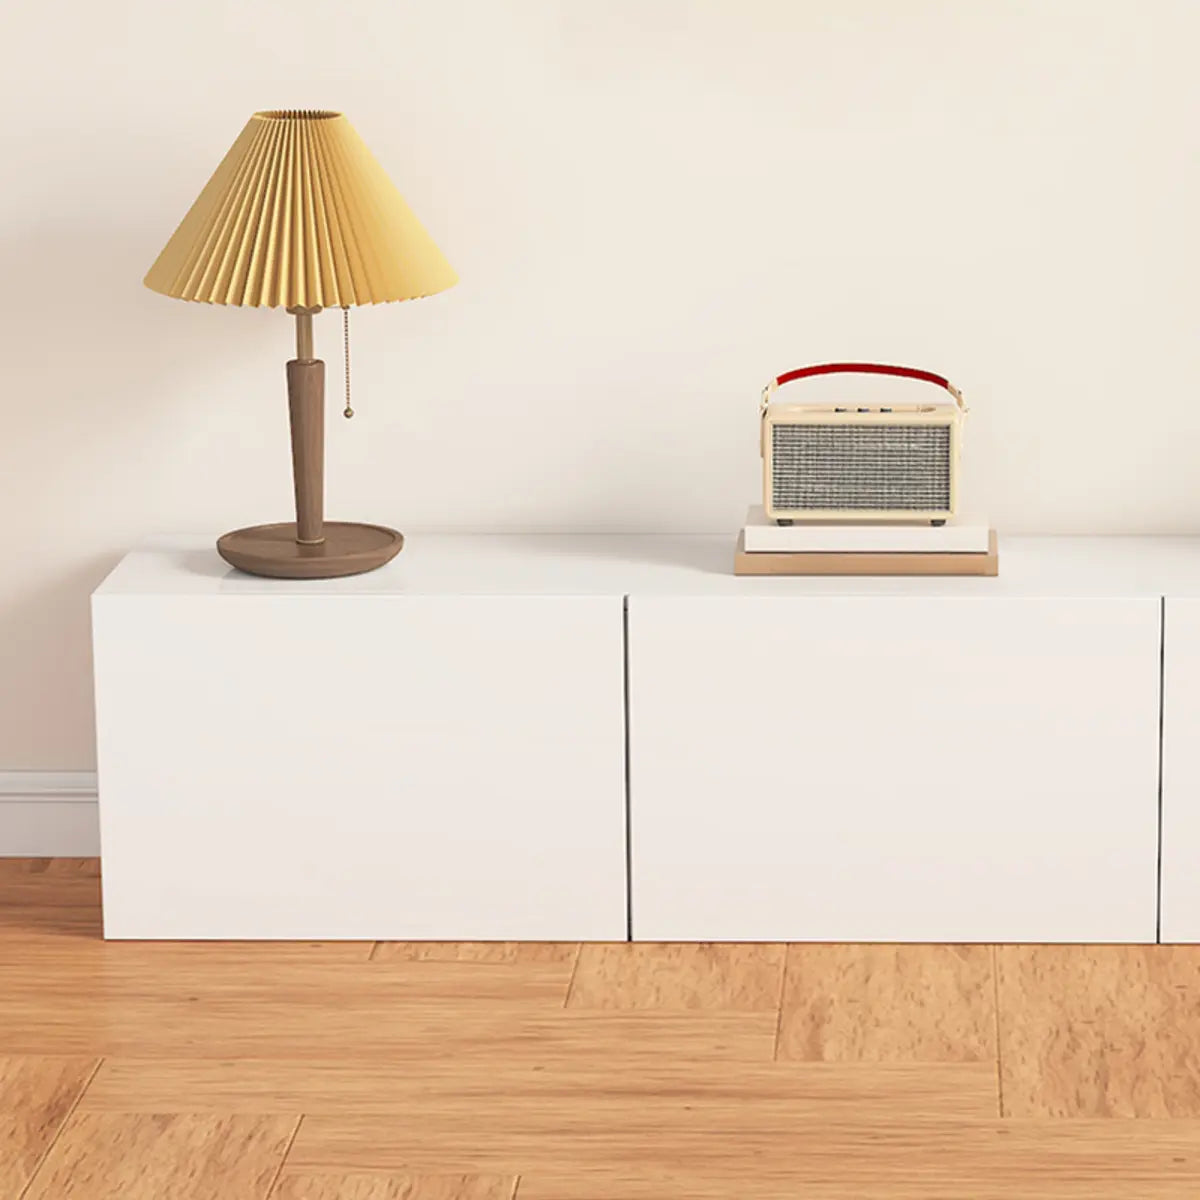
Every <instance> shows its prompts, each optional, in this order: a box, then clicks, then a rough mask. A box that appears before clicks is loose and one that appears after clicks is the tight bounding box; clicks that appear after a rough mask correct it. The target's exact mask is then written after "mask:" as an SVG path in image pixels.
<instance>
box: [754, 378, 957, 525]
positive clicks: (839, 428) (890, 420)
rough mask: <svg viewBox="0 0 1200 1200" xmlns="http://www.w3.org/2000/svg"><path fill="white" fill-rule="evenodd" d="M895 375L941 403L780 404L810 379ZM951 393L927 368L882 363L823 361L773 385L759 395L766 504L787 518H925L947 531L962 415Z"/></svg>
mask: <svg viewBox="0 0 1200 1200" xmlns="http://www.w3.org/2000/svg"><path fill="white" fill-rule="evenodd" d="M842 373H846V374H863V375H897V376H900V377H902V378H905V379H920V380H923V381H924V382H926V383H930V384H934V385H936V386H937V387H939V388H941V389H942V390H943V392H945V393H946V394H947V397H948V398H943V399H942V400H939V401H938V402H937V403H932V402H931V403H929V404H912V403H907V404H896V405H872V406H870V407H866V406H862V405H857V404H855V405H850V404H845V405H840V404H837V403H834V404H804V403H798V404H795V403H791V404H789V403H780V402H779V401H778V400H777V393H778V391H779V389H780V388H781V387H783V386H784V384H788V383H794V382H795V381H797V380H801V379H810V378H812V377H813V376H815V375H835V374H842ZM966 411H967V410H966V408H965V406H964V405H963V400H962V396H961V395H960V394H959V392H958V391H957V389H955V388H954V387H952V386H951V385H950V383H949V382H948V381H947V380H945V379H943V378H942V376H941V375H934V374H933V373H932V372H930V371H917V370H914V369H913V368H911V367H888V366H882V365H880V364H878V363H823V364H821V365H820V366H815V367H801V368H800V369H799V370H798V371H789V372H788V373H787V374H786V375H780V376H779V377H778V378H777V379H774V380H772V381H771V382H770V383H769V384H768V385H767V386H766V387H765V388H764V389H763V393H762V411H761V420H762V433H761V440H760V448H761V452H762V459H763V507H764V508H765V509H766V514H767V516H768V517H769V518H770V519H772V520H774V521H776V522H778V523H779V524H781V525H790V524H792V522H793V521H797V520H805V521H930V522H932V523H933V524H934V525H941V524H944V523H945V521H946V519H947V518H948V517H952V516H954V513H955V508H956V505H957V501H958V456H959V445H960V442H961V440H962V423H963V417H964V415H965V414H966Z"/></svg>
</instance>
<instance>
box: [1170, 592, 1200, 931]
mask: <svg viewBox="0 0 1200 1200" xmlns="http://www.w3.org/2000/svg"><path fill="white" fill-rule="evenodd" d="M1164 615H1165V623H1164V630H1163V649H1164V654H1163V794H1162V940H1163V941H1164V942H1200V599H1194V598H1188V599H1173V598H1171V597H1168V598H1167V601H1166V609H1165V614H1164Z"/></svg>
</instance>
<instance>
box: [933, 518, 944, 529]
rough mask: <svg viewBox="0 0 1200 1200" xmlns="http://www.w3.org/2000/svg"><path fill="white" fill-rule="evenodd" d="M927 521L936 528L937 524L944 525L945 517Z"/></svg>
mask: <svg viewBox="0 0 1200 1200" xmlns="http://www.w3.org/2000/svg"><path fill="white" fill-rule="evenodd" d="M929 523H930V525H932V526H934V528H937V526H939V525H945V523H946V518H945V517H943V518H942V519H941V520H940V521H930V522H929Z"/></svg>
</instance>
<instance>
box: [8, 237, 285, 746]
mask: <svg viewBox="0 0 1200 1200" xmlns="http://www.w3.org/2000/svg"><path fill="white" fill-rule="evenodd" d="M169 233H170V230H166V231H160V230H153V231H149V232H148V231H145V230H140V229H134V228H105V227H93V228H84V227H80V226H79V225H78V224H77V223H72V222H70V221H67V220H62V221H57V220H55V219H54V217H53V216H52V215H47V216H46V217H45V219H44V220H43V221H42V222H40V223H39V224H38V225H35V226H32V227H30V228H28V229H27V230H25V231H24V233H22V234H17V235H10V236H8V237H7V238H5V239H4V240H3V241H0V280H3V281H4V285H3V288H0V328H2V329H3V330H4V346H5V350H6V353H5V355H4V363H3V372H4V384H5V388H4V390H5V394H6V395H5V405H4V426H3V436H2V437H0V505H2V506H3V510H4V512H5V513H6V514H8V517H7V521H6V525H7V528H6V533H5V559H4V568H3V571H2V572H0V765H2V766H3V767H4V768H5V769H8V768H12V769H20V768H34V769H36V768H53V769H69V768H80V769H86V768H88V767H90V766H91V761H90V760H91V753H90V750H89V751H87V753H86V757H85V755H84V749H83V748H86V747H90V746H91V744H92V728H91V727H92V706H91V672H90V669H89V667H90V660H91V652H90V633H89V615H88V596H89V594H90V592H91V591H92V590H93V588H94V587H95V586H96V584H97V583H99V581H100V580H101V579H102V578H103V577H104V575H105V574H106V573H107V571H108V570H110V569H111V568H112V566H113V565H114V564H115V563H116V562H117V561H118V560H119V558H120V556H121V554H122V552H123V551H124V549H125V548H126V547H127V546H128V545H129V544H130V543H132V542H135V541H137V540H138V539H140V538H141V537H143V536H144V535H145V534H146V533H147V532H148V531H149V530H151V529H156V528H159V527H160V526H162V525H164V524H166V525H174V526H176V527H178V526H180V525H184V526H186V508H184V507H183V506H184V505H186V503H187V501H188V497H189V496H190V495H193V494H195V491H196V489H197V488H199V487H200V486H201V483H207V484H208V487H209V488H210V489H214V485H215V484H216V483H217V480H215V479H213V466H214V463H219V462H220V453H221V451H220V450H219V449H214V447H213V446H212V445H211V443H212V441H213V440H214V439H215V437H216V436H218V434H219V431H220V426H221V422H220V417H219V414H217V417H216V420H215V423H214V429H215V430H216V431H217V432H214V433H212V434H209V433H207V432H206V422H207V421H208V420H209V417H210V415H211V414H210V413H208V412H207V411H204V410H201V409H199V407H198V406H197V405H195V404H187V403H186V402H185V399H186V397H185V396H184V395H183V391H184V389H187V390H190V391H195V390H196V389H197V388H198V387H199V388H202V389H203V388H206V387H207V388H208V389H209V391H210V392H211V394H212V395H213V397H214V407H217V406H219V404H220V403H227V404H228V405H229V406H230V407H232V406H233V405H234V404H235V403H236V400H237V398H236V397H228V396H225V395H224V394H223V392H227V391H228V388H225V389H221V388H219V387H217V386H215V384H214V380H215V379H216V378H217V377H218V374H219V375H223V376H227V375H228V373H229V371H230V370H231V369H232V370H237V369H238V367H239V365H241V366H242V367H243V368H244V367H245V364H246V360H248V359H250V358H251V357H253V356H254V355H255V354H256V353H262V351H263V340H264V339H263V330H262V326H261V325H260V324H259V323H258V322H256V321H254V320H246V319H245V316H244V314H240V313H235V312H232V311H230V310H226V309H221V308H215V307H209V306H202V305H190V306H189V308H190V309H191V310H193V311H191V312H189V313H188V314H187V317H188V319H186V320H185V319H181V315H182V313H183V305H182V303H181V302H178V301H174V302H173V301H169V300H167V299H166V298H164V297H162V296H157V295H155V294H154V293H152V292H149V291H148V290H147V289H145V288H144V287H143V286H142V283H141V280H142V277H143V275H144V274H145V271H146V269H147V268H148V267H149V265H150V262H151V261H153V257H154V254H155V253H156V252H157V249H158V243H159V241H160V238H161V240H163V241H165V239H166V236H168V235H169ZM238 316H241V318H242V319H241V320H236V319H231V318H237V317H238ZM176 400H178V401H179V402H178V403H176V402H175V401H176ZM189 423H190V426H189ZM181 424H182V426H183V428H182V432H184V433H188V432H190V433H191V434H192V436H191V438H190V440H189V438H187V437H180V436H179V435H180V432H181V428H180V427H181ZM206 440H207V443H208V444H206ZM218 469H219V468H218ZM193 479H194V480H195V481H196V483H195V485H194V486H193ZM214 490H216V491H217V492H218V493H219V492H220V488H219V487H216V488H215V489H214ZM209 494H211V492H210V493H209ZM164 499H165V501H166V505H168V506H171V507H170V509H169V510H168V511H164V505H163V500H164ZM181 518H182V520H181Z"/></svg>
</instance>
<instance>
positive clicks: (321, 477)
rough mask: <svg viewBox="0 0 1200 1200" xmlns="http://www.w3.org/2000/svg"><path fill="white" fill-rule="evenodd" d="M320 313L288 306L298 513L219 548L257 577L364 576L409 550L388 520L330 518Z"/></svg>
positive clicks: (228, 538)
mask: <svg viewBox="0 0 1200 1200" xmlns="http://www.w3.org/2000/svg"><path fill="white" fill-rule="evenodd" d="M320 311H321V310H320V309H319V308H289V309H288V312H290V313H292V314H294V316H295V318H296V357H295V358H294V359H293V360H292V361H291V362H289V363H288V365H287V383H288V417H289V420H290V424H291V430H292V481H293V484H294V486H295V492H296V519H295V520H294V521H285V522H281V523H280V524H277V525H252V526H250V527H249V528H247V529H235V530H234V531H233V532H232V533H227V534H225V535H224V537H221V538H218V539H217V553H218V554H220V556H221V557H222V558H223V559H224V560H225V561H226V562H227V563H229V564H230V565H231V566H234V567H237V568H238V570H239V571H247V572H249V574H251V575H265V576H267V577H268V578H269V579H333V578H335V577H336V576H339V575H361V574H362V573H363V572H364V571H373V570H375V568H376V567H382V566H383V564H384V563H387V562H391V561H392V559H393V558H395V557H396V555H397V554H399V553H400V551H401V550H402V549H403V548H404V536H403V534H400V533H397V531H396V530H394V529H389V528H388V527H387V526H386V525H359V524H357V523H355V522H352V521H326V520H325V364H324V363H323V362H322V361H321V360H320V359H319V358H314V357H313V352H312V319H313V314H314V313H318V312H320ZM347 411H349V410H347Z"/></svg>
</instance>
